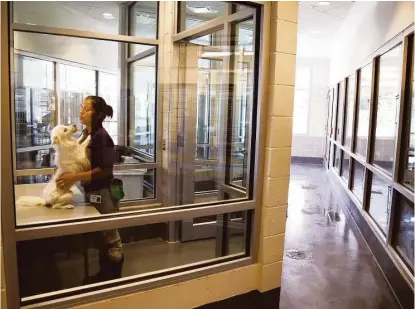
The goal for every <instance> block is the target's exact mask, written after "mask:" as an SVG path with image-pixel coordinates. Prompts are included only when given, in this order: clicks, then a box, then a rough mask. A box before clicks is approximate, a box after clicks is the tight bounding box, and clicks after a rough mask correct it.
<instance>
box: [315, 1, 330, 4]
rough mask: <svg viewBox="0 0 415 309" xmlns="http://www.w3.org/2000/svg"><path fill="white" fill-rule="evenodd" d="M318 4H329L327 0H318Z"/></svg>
mask: <svg viewBox="0 0 415 309" xmlns="http://www.w3.org/2000/svg"><path fill="white" fill-rule="evenodd" d="M318 5H330V2H328V1H320V2H319V3H318Z"/></svg>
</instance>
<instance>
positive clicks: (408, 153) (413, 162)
mask: <svg viewBox="0 0 415 309" xmlns="http://www.w3.org/2000/svg"><path fill="white" fill-rule="evenodd" d="M410 39H411V40H412V42H413V41H414V36H411V37H410ZM408 54H409V57H410V59H409V60H408V61H410V62H412V72H411V79H410V80H409V83H408V85H409V87H410V97H409V98H407V99H406V100H408V101H406V102H405V105H406V106H408V107H409V108H408V109H407V110H406V111H409V112H405V113H404V124H403V132H404V136H403V139H402V141H401V147H402V148H401V152H402V153H403V160H402V161H403V163H402V165H403V170H402V171H401V175H400V181H401V182H403V184H404V185H405V186H406V187H407V188H409V189H410V190H412V191H414V178H415V177H414V171H415V79H414V53H413V52H412V53H408Z"/></svg>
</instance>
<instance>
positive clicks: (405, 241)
mask: <svg viewBox="0 0 415 309" xmlns="http://www.w3.org/2000/svg"><path fill="white" fill-rule="evenodd" d="M396 209H397V212H396V217H395V224H396V225H397V227H396V234H395V237H394V239H393V245H394V246H395V248H396V250H397V251H398V253H399V255H400V256H401V257H402V259H403V260H404V261H405V263H406V264H407V265H408V266H409V268H410V269H411V270H412V272H413V271H414V222H415V216H414V203H412V202H411V201H409V200H408V199H407V198H405V197H403V196H402V195H400V194H398V198H397V205H396Z"/></svg>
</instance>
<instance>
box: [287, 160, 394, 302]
mask: <svg viewBox="0 0 415 309" xmlns="http://www.w3.org/2000/svg"><path fill="white" fill-rule="evenodd" d="M353 225H354V222H345V215H344V213H343V208H342V206H340V205H339V204H338V203H337V202H336V201H335V198H334V196H333V195H332V193H331V192H330V190H329V183H328V179H327V175H326V170H325V169H324V168H323V167H322V166H321V165H300V164H292V165H291V180H290V189H289V201H288V218H287V227H286V238H285V241H286V242H285V256H284V260H283V274H282V283H281V299H280V308H281V309H297V308H298V309H300V308H307V309H332V308H335V309H350V308H353V309H375V308H376V309H395V308H396V309H397V308H400V306H399V304H398V302H397V301H396V300H395V298H394V296H393V293H392V291H391V289H390V288H389V286H388V284H387V282H386V280H385V278H384V277H383V275H382V273H381V271H380V269H379V268H378V266H377V264H376V261H375V260H374V258H373V256H372V254H371V251H370V250H369V248H368V246H367V244H366V242H365V240H364V239H363V237H362V235H361V234H360V233H359V231H358V230H357V227H356V228H354V226H353ZM290 250H299V251H303V252H304V254H305V257H304V258H303V259H301V257H302V256H301V254H300V256H299V259H295V258H290V257H288V254H290V253H291V251H290ZM294 253H295V252H294ZM300 253H301V252H300Z"/></svg>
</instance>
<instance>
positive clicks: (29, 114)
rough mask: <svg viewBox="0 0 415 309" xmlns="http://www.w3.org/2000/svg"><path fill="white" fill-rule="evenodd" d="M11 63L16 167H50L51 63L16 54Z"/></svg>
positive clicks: (52, 122)
mask: <svg viewBox="0 0 415 309" xmlns="http://www.w3.org/2000/svg"><path fill="white" fill-rule="evenodd" d="M14 61H15V65H14V67H15V72H14V83H15V86H14V102H15V103H14V104H15V125H16V167H17V169H26V168H42V167H50V166H52V162H53V160H51V155H52V151H51V148H50V146H49V145H50V131H51V130H52V128H53V127H54V125H55V124H56V122H57V119H56V117H55V115H54V112H53V110H52V104H53V103H54V102H55V96H54V76H53V74H54V73H53V70H54V66H53V63H52V62H50V61H44V60H41V59H36V58H33V57H27V56H23V55H20V54H15V58H14Z"/></svg>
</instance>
